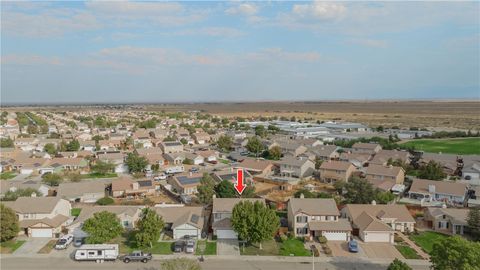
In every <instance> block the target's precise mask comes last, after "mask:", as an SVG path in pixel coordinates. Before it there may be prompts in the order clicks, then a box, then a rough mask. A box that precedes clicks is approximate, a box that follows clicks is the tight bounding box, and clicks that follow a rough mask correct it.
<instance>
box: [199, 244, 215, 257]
mask: <svg viewBox="0 0 480 270" xmlns="http://www.w3.org/2000/svg"><path fill="white" fill-rule="evenodd" d="M201 245H205V251H204V252H203V255H217V242H209V241H206V242H205V241H197V248H196V250H195V255H202V251H201V250H200V248H199V246H201Z"/></svg>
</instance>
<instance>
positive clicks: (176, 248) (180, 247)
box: [173, 241, 185, 252]
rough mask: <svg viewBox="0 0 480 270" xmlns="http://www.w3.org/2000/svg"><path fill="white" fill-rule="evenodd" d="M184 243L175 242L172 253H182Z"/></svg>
mask: <svg viewBox="0 0 480 270" xmlns="http://www.w3.org/2000/svg"><path fill="white" fill-rule="evenodd" d="M184 245H185V243H184V242H183V241H177V242H175V244H174V245H173V252H182V251H183V246H184Z"/></svg>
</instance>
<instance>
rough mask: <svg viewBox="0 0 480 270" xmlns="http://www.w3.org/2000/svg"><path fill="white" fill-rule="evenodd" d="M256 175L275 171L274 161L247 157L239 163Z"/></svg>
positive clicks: (241, 166)
mask: <svg viewBox="0 0 480 270" xmlns="http://www.w3.org/2000/svg"><path fill="white" fill-rule="evenodd" d="M238 166H239V167H240V168H243V169H244V170H245V171H247V172H249V173H250V174H252V175H255V176H260V177H263V176H269V175H271V174H272V173H273V163H272V162H271V161H269V160H263V159H254V158H245V159H244V160H242V161H241V162H240V164H239V165H238Z"/></svg>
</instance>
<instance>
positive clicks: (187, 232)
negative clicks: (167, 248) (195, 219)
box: [173, 229, 198, 239]
mask: <svg viewBox="0 0 480 270" xmlns="http://www.w3.org/2000/svg"><path fill="white" fill-rule="evenodd" d="M197 233H198V232H197V230H192V229H176V230H175V231H174V232H173V238H175V239H179V238H183V237H184V236H185V235H190V236H193V237H197Z"/></svg>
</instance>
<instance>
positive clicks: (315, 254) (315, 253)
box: [312, 246, 320, 257]
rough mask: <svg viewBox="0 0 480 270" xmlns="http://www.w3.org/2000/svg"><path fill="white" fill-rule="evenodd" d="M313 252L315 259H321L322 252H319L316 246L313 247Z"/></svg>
mask: <svg viewBox="0 0 480 270" xmlns="http://www.w3.org/2000/svg"><path fill="white" fill-rule="evenodd" d="M312 250H313V255H314V256H315V257H320V251H318V248H317V247H316V246H313V248H312Z"/></svg>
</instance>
